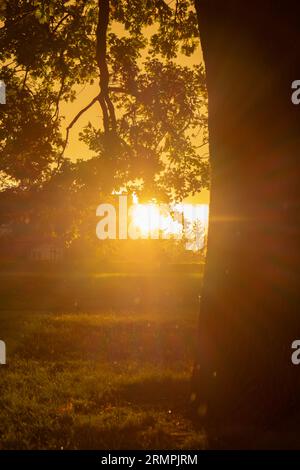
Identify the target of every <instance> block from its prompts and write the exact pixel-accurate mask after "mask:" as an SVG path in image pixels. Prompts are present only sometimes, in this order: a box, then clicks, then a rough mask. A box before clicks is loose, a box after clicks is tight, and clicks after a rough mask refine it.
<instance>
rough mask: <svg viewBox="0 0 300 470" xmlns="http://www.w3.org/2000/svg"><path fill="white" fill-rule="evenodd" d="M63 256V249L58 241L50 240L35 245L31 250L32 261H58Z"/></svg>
mask: <svg viewBox="0 0 300 470" xmlns="http://www.w3.org/2000/svg"><path fill="white" fill-rule="evenodd" d="M62 257H63V249H62V247H61V246H59V245H58V244H57V243H54V242H48V243H41V244H37V245H35V246H33V247H32V248H31V249H30V252H29V258H30V259H31V260H32V261H49V262H50V263H57V262H58V261H60V260H61V259H62Z"/></svg>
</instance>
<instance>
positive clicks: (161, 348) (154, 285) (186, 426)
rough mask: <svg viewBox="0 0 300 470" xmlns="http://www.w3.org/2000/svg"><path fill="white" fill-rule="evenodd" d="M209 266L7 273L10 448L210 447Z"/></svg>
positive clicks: (5, 403) (1, 333) (2, 414)
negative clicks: (202, 308)
mask: <svg viewBox="0 0 300 470" xmlns="http://www.w3.org/2000/svg"><path fill="white" fill-rule="evenodd" d="M200 284H201V276H200V274H199V273H193V274H187V273H175V274H174V273H173V274H170V273H162V274H159V275H157V274H154V273H152V274H151V273H150V274H149V273H148V274H145V273H144V274H139V275H132V274H131V275H128V276H126V275H125V274H124V273H123V274H122V275H121V274H120V275H117V274H114V275H112V274H108V275H105V274H101V275H95V276H80V275H79V276H78V275H73V276H70V275H68V276H64V275H58V274H55V275H51V276H49V275H37V274H36V273H33V274H31V275H29V274H26V275H25V274H19V275H18V276H15V275H13V276H10V278H9V276H3V279H2V281H1V292H0V294H1V298H2V300H3V302H2V310H1V312H0V339H1V340H4V341H5V342H6V345H7V363H8V364H7V365H6V366H1V367H0V374H1V381H0V397H1V398H0V399H1V406H0V423H1V426H0V448H1V449H61V448H63V449H109V450H110V449H203V448H205V446H206V440H205V434H204V432H203V431H202V430H201V429H195V428H194V427H193V424H192V422H191V420H190V419H189V409H190V407H189V402H190V398H191V390H190V377H191V370H192V364H193V355H194V345H195V332H196V327H197V316H198V305H199V299H198V296H199V291H200Z"/></svg>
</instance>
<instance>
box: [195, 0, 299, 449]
mask: <svg viewBox="0 0 300 470" xmlns="http://www.w3.org/2000/svg"><path fill="white" fill-rule="evenodd" d="M195 6H196V11H197V17H198V23H199V31H200V36H201V41H202V48H203V52H204V59H205V64H206V73H207V87H208V97H209V134H210V153H211V171H212V186H211V205H210V224H209V234H208V253H207V266H206V273H205V280H204V288H203V293H202V302H201V315H200V324H199V350H198V359H197V364H196V367H195V374H194V385H195V391H196V402H197V404H198V406H199V412H200V414H202V415H206V417H207V419H208V421H209V422H214V421H215V420H218V421H219V422H223V423H224V422H225V423H226V422H227V424H228V423H230V424H232V423H239V424H241V423H242V422H243V423H244V424H248V425H250V424H251V425H256V426H261V425H262V424H264V425H266V424H267V425H275V424H278V423H282V420H283V419H284V418H287V416H289V415H290V414H291V413H293V412H295V411H296V410H298V411H299V392H300V371H299V369H297V367H295V366H293V364H292V362H291V353H292V350H291V344H292V341H293V340H294V339H297V338H299V335H300V321H299V305H300V242H299V240H300V238H299V234H300V213H299V207H300V205H299V204H300V189H299V188H300V187H299V176H300V161H299V151H300V140H299V139H300V138H299V130H300V108H299V107H297V106H294V105H293V104H292V102H291V84H292V81H293V80H295V79H299V77H300V35H299V21H298V18H299V14H300V4H299V2H297V1H293V0H290V1H281V0H278V1H276V2H275V1H273V0H272V1H271V0H265V1H264V2H261V1H258V0H253V1H251V2H241V1H239V0H228V1H226V2H224V1H223V0H195ZM193 398H195V395H193ZM282 438H283V436H282V434H281V439H282ZM236 445H238V444H237V441H236ZM242 445H245V442H243V444H242ZM246 445H251V442H249V441H248V442H247V444H246ZM281 445H283V442H282V441H281Z"/></svg>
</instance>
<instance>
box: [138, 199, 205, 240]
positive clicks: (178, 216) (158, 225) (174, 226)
mask: <svg viewBox="0 0 300 470" xmlns="http://www.w3.org/2000/svg"><path fill="white" fill-rule="evenodd" d="M171 210H172V214H171V213H170V212H169V211H168V210H166V208H164V206H160V205H158V204H155V203H150V204H140V203H139V202H138V197H137V196H136V195H133V206H132V210H131V222H132V224H133V225H134V226H135V228H137V229H138V230H139V232H140V233H141V236H142V237H143V238H148V237H152V238H158V235H159V233H162V234H164V235H165V236H166V237H168V236H172V237H174V238H177V237H178V238H179V237H180V236H181V235H182V233H183V231H184V230H187V229H186V224H188V225H189V226H192V227H193V226H194V225H197V224H200V225H201V226H202V227H203V229H204V231H205V232H207V228H208V215H209V206H208V204H175V205H173V206H171ZM155 235H157V237H156V236H155Z"/></svg>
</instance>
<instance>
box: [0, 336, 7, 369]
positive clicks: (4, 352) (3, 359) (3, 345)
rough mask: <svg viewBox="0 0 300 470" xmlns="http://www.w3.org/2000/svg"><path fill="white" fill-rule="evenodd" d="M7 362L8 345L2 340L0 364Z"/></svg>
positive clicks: (0, 343)
mask: <svg viewBox="0 0 300 470" xmlns="http://www.w3.org/2000/svg"><path fill="white" fill-rule="evenodd" d="M3 364H6V345H5V343H4V341H1V340H0V365H3Z"/></svg>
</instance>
